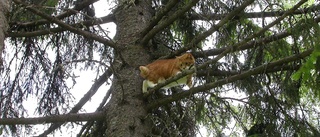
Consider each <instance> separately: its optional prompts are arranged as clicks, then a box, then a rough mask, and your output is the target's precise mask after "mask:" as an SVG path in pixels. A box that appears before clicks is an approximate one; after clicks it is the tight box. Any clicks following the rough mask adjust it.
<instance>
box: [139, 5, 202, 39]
mask: <svg viewBox="0 0 320 137" xmlns="http://www.w3.org/2000/svg"><path fill="white" fill-rule="evenodd" d="M198 1H199V0H192V1H191V2H189V3H188V4H187V5H185V6H183V7H182V8H181V10H178V11H177V12H175V13H173V14H172V15H171V16H169V17H168V18H167V19H166V20H164V21H162V22H161V21H160V24H158V25H156V26H154V27H153V29H152V30H150V31H149V32H148V33H147V34H146V35H145V36H144V37H143V38H142V40H141V44H142V45H145V44H146V43H148V41H149V40H150V39H151V38H153V37H154V36H155V35H156V34H157V33H158V32H160V31H162V30H163V29H164V28H166V27H168V26H169V25H171V23H172V22H174V21H175V20H177V19H178V18H179V17H180V16H181V15H183V14H184V13H185V12H187V11H188V10H190V9H191V8H192V7H193V6H194V5H196V4H197V3H198Z"/></svg>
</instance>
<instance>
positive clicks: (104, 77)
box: [39, 69, 112, 136]
mask: <svg viewBox="0 0 320 137" xmlns="http://www.w3.org/2000/svg"><path fill="white" fill-rule="evenodd" d="M111 75H112V71H111V70H110V69H108V70H107V71H106V72H105V73H103V74H102V75H101V76H100V77H99V78H98V79H97V81H95V82H94V84H93V85H92V86H91V88H90V90H89V91H88V92H87V93H86V94H85V95H84V96H83V97H82V98H81V99H80V101H79V102H78V103H77V104H76V105H75V106H74V107H73V108H72V109H71V111H70V112H69V114H71V113H77V112H78V111H79V110H80V109H81V108H82V107H83V106H84V104H86V103H87V102H88V100H89V99H90V98H91V97H92V96H93V95H94V94H95V93H96V92H97V91H98V89H99V88H100V86H101V85H102V84H103V83H104V82H106V81H107V79H108V78H109V77H110V76H111ZM62 124H63V123H54V124H52V125H51V126H50V127H49V129H47V130H46V131H44V132H43V133H42V134H41V135H39V136H47V135H48V134H50V133H51V132H52V131H54V130H56V129H57V128H59V127H60V126H61V125H62Z"/></svg>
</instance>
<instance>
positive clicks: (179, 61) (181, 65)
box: [139, 53, 195, 93]
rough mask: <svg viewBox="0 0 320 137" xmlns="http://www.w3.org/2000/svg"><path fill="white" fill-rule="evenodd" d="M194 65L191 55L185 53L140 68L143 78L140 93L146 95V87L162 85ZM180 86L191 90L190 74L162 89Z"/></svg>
mask: <svg viewBox="0 0 320 137" xmlns="http://www.w3.org/2000/svg"><path fill="white" fill-rule="evenodd" d="M194 63H195V60H194V57H193V56H192V54H191V53H185V54H183V55H181V56H178V57H176V58H174V59H162V60H156V61H154V62H152V63H150V64H148V65H146V66H140V67H139V69H140V71H141V73H140V75H141V77H143V78H145V80H144V81H143V85H142V92H143V93H146V92H147V89H148V87H154V86H156V85H157V84H158V83H162V82H164V81H165V80H166V79H168V78H170V77H173V76H175V75H177V74H179V73H181V72H182V71H183V70H187V69H192V68H194ZM182 84H187V85H188V86H189V88H191V86H192V74H190V75H187V76H185V77H183V78H181V79H179V80H177V81H175V82H172V83H170V84H168V85H166V86H165V87H163V88H171V87H174V86H177V85H182Z"/></svg>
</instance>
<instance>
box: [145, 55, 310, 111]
mask: <svg viewBox="0 0 320 137" xmlns="http://www.w3.org/2000/svg"><path fill="white" fill-rule="evenodd" d="M312 52H313V49H309V50H306V51H304V52H302V53H301V54H296V55H292V56H289V57H286V58H283V59H280V60H277V61H273V62H270V63H267V64H263V65H260V66H258V67H256V68H253V69H251V70H248V71H245V72H243V73H241V74H238V75H234V76H230V77H227V78H224V79H221V80H218V81H216V82H212V83H208V84H205V85H201V86H198V87H194V88H191V89H190V90H188V91H184V92H180V93H177V94H174V95H171V96H168V97H166V98H163V99H160V100H156V101H154V102H151V103H150V104H148V106H147V109H148V110H150V109H153V108H156V107H159V106H161V105H163V104H167V103H170V102H173V101H177V100H180V99H182V98H186V97H188V96H192V95H193V94H196V93H199V92H208V90H210V89H212V88H215V87H218V86H221V85H223V84H227V83H231V82H235V81H237V80H241V79H244V78H247V77H249V76H251V75H256V74H259V73H265V70H267V69H269V68H273V67H275V66H280V65H282V64H287V63H289V62H292V61H296V60H301V59H303V58H305V57H307V56H309V55H310V54H311V53H312Z"/></svg>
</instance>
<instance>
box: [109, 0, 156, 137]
mask: <svg viewBox="0 0 320 137" xmlns="http://www.w3.org/2000/svg"><path fill="white" fill-rule="evenodd" d="M131 2H132V1H127V2H122V3H121V2H119V3H120V4H119V5H120V6H119V7H118V8H117V9H116V10H115V17H116V23H117V34H116V36H115V41H116V43H117V47H119V48H118V49H116V50H115V54H114V55H115V57H114V61H113V64H112V65H111V69H112V70H113V71H114V78H113V83H112V86H111V88H110V90H111V91H112V97H111V99H110V101H109V103H108V105H107V106H106V108H107V110H106V111H107V115H106V123H105V126H106V128H107V129H106V131H105V135H107V136H109V137H143V136H148V135H149V134H150V133H151V128H152V126H151V125H150V122H147V121H148V120H146V119H147V118H146V116H147V111H146V109H145V102H144V101H143V98H142V89H141V85H142V78H141V77H140V75H139V73H140V72H139V69H138V67H139V66H140V65H144V64H146V63H147V62H148V61H149V60H148V59H149V57H148V55H147V53H146V51H145V49H144V48H143V47H142V46H141V45H137V43H138V42H137V41H138V40H139V39H141V35H140V33H141V31H142V30H143V29H144V28H145V27H146V26H147V24H148V22H149V21H150V19H151V12H152V8H151V1H145V0H140V1H137V0H136V1H135V3H131Z"/></svg>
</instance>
